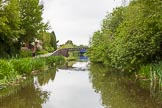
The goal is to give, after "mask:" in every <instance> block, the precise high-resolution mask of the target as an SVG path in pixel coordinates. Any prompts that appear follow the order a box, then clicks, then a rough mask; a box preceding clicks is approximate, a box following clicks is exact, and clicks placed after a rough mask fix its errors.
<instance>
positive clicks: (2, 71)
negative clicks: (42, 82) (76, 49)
mask: <svg viewBox="0 0 162 108" xmlns="http://www.w3.org/2000/svg"><path fill="white" fill-rule="evenodd" d="M64 61H65V59H64V57H59V56H58V57H57V56H50V57H44V58H22V59H10V60H0V85H11V84H15V83H19V81H21V80H23V78H25V77H24V76H26V75H31V74H33V73H35V72H38V71H39V70H43V69H45V68H46V67H47V66H48V67H51V66H54V65H59V64H61V63H63V62H64Z"/></svg>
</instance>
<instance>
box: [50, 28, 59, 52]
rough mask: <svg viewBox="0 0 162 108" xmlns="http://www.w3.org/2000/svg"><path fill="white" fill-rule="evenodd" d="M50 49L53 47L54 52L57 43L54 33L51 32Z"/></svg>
mask: <svg viewBox="0 0 162 108" xmlns="http://www.w3.org/2000/svg"><path fill="white" fill-rule="evenodd" d="M50 44H51V47H53V51H55V50H56V49H57V41H56V35H55V32H54V31H53V32H52V33H51V42H50Z"/></svg>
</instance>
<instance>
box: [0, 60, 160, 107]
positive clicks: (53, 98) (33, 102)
mask: <svg viewBox="0 0 162 108" xmlns="http://www.w3.org/2000/svg"><path fill="white" fill-rule="evenodd" d="M71 67H72V69H58V70H57V72H56V68H54V69H50V70H48V71H45V72H42V73H41V74H39V75H37V76H35V77H34V78H31V79H29V82H28V83H27V84H25V85H23V86H21V87H20V89H19V90H17V92H15V93H14V94H12V95H10V96H8V97H6V98H3V99H0V108H162V105H161V104H160V103H161V102H160V101H157V99H156V98H152V97H151V96H150V92H149V88H148V87H149V84H148V83H143V82H142V83H141V82H139V81H136V80H132V78H130V77H129V76H127V75H125V73H122V72H117V71H115V70H114V69H112V68H109V67H104V66H103V65H99V64H91V65H90V70H89V69H88V67H89V63H88V62H76V63H75V64H73V65H72V66H71ZM147 84H148V85H147ZM158 102H159V103H158Z"/></svg>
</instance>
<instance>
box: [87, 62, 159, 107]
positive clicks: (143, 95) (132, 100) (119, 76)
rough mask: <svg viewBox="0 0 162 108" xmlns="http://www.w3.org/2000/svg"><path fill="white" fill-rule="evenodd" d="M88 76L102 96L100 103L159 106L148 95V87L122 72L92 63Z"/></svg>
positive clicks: (126, 105) (123, 105)
mask: <svg viewBox="0 0 162 108" xmlns="http://www.w3.org/2000/svg"><path fill="white" fill-rule="evenodd" d="M90 71H91V73H90V77H91V81H92V83H93V87H94V89H95V90H96V92H98V93H100V94H101V96H102V104H103V105H105V106H107V107H110V108H119V107H120V108H161V107H162V106H160V105H159V104H157V102H155V100H154V99H152V98H151V97H150V96H149V89H148V88H147V89H146V88H144V86H141V85H139V83H137V82H136V81H133V80H131V79H130V78H129V77H128V76H127V77H126V75H124V73H122V72H117V71H115V70H113V69H112V68H107V67H104V66H101V65H96V64H93V65H91V67H90Z"/></svg>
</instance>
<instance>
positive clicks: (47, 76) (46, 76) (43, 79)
mask: <svg viewBox="0 0 162 108" xmlns="http://www.w3.org/2000/svg"><path fill="white" fill-rule="evenodd" d="M55 74H56V68H52V69H49V70H47V71H46V72H42V74H40V75H39V76H38V82H39V84H40V85H41V86H42V85H45V84H47V83H48V82H49V80H52V81H53V80H54V78H55Z"/></svg>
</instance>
